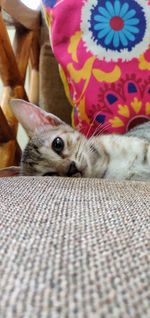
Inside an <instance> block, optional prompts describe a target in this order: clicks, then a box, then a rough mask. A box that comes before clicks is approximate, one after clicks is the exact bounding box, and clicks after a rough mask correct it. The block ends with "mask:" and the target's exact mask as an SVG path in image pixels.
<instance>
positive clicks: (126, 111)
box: [118, 105, 130, 118]
mask: <svg viewBox="0 0 150 318" xmlns="http://www.w3.org/2000/svg"><path fill="white" fill-rule="evenodd" d="M118 108H119V111H118V114H120V115H122V116H124V117H126V118H129V117H130V112H129V108H128V106H127V105H119V106H118Z"/></svg>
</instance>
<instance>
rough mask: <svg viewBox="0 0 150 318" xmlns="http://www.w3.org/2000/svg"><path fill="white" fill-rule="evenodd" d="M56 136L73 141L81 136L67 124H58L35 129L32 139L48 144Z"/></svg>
mask: <svg viewBox="0 0 150 318" xmlns="http://www.w3.org/2000/svg"><path fill="white" fill-rule="evenodd" d="M56 137H61V138H62V139H63V140H64V141H67V140H68V139H69V140H70V141H72V142H73V143H74V142H76V141H77V139H79V138H80V137H81V135H80V133H79V132H78V131H76V130H74V129H73V128H72V127H70V126H68V125H60V126H58V127H51V126H45V127H41V128H40V129H38V131H36V134H35V135H34V137H33V139H34V140H37V139H38V140H41V143H44V144H45V145H49V144H50V143H51V142H52V141H53V140H54V139H55V138H56Z"/></svg>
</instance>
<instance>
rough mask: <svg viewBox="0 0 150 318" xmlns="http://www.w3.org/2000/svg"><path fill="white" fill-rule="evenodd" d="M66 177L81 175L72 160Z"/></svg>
mask: <svg viewBox="0 0 150 318" xmlns="http://www.w3.org/2000/svg"><path fill="white" fill-rule="evenodd" d="M67 176H68V177H81V172H80V171H79V170H78V169H77V167H76V164H75V162H74V161H72V162H71V164H70V167H69V170H68V173H67Z"/></svg>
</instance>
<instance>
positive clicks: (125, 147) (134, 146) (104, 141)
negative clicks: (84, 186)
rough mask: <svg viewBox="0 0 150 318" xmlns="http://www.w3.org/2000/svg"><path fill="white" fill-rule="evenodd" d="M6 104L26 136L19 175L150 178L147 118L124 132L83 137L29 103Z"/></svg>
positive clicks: (59, 120)
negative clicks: (27, 137)
mask: <svg viewBox="0 0 150 318" xmlns="http://www.w3.org/2000/svg"><path fill="white" fill-rule="evenodd" d="M10 104H11V109H12V111H13V113H14V115H15V116H16V118H17V119H18V121H19V122H20V123H21V124H22V126H23V127H24V129H25V130H26V132H27V134H28V136H29V142H28V144H27V146H26V148H25V150H24V151H23V155H22V159H21V175H24V176H29V175H30V176H66V177H85V178H103V179H113V180H144V181H150V122H147V123H145V124H142V125H140V126H137V127H135V128H134V129H133V130H132V131H130V132H129V133H127V134H126V135H101V134H100V135H98V136H93V137H91V138H89V139H87V138H86V136H84V135H82V134H81V133H80V132H78V131H76V130H74V129H73V128H72V127H70V126H68V125H67V124H66V123H64V122H63V121H62V120H61V119H59V118H58V117H56V116H54V115H53V114H50V113H47V112H46V111H44V110H42V109H40V108H39V107H37V106H35V105H33V104H31V103H28V102H25V101H22V100H19V99H14V100H11V102H10Z"/></svg>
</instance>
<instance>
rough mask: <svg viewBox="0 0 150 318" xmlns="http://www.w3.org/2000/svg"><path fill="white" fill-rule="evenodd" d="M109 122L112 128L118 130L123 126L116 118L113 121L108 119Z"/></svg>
mask: <svg viewBox="0 0 150 318" xmlns="http://www.w3.org/2000/svg"><path fill="white" fill-rule="evenodd" d="M109 122H110V123H111V125H112V127H113V128H119V127H123V126H124V122H123V121H122V120H121V119H120V118H119V117H117V116H115V117H114V119H110V120H109Z"/></svg>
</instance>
